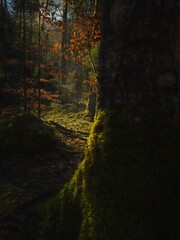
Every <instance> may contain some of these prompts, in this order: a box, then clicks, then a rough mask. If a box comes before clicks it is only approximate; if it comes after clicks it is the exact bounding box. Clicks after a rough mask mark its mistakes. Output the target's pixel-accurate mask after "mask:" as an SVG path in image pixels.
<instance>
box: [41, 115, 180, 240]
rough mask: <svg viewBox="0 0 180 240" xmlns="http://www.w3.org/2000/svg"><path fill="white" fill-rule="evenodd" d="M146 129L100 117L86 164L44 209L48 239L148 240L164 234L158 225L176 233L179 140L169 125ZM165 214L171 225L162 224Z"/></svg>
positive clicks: (84, 162) (116, 116) (123, 121)
mask: <svg viewBox="0 0 180 240" xmlns="http://www.w3.org/2000/svg"><path fill="white" fill-rule="evenodd" d="M149 126H150V125H149V122H148V121H147V122H146V121H144V123H141V124H138V123H135V122H133V121H125V120H123V119H121V118H119V117H118V115H117V113H116V112H114V113H113V112H109V113H108V114H107V113H104V112H99V114H98V116H97V118H96V121H95V123H94V127H93V129H92V131H91V135H90V138H89V143H88V150H87V154H86V158H85V160H84V161H83V163H82V164H81V165H80V166H79V169H78V170H77V171H76V174H75V175H74V177H73V178H72V180H71V181H70V183H69V184H67V185H66V186H65V188H64V189H63V190H62V191H61V192H60V194H59V195H58V196H57V197H56V200H55V202H51V203H50V206H48V207H47V208H46V210H47V211H46V215H45V216H46V218H45V219H48V222H47V221H46V226H45V225H44V230H43V232H44V233H46V230H47V229H49V230H48V231H49V235H48V234H46V236H49V237H48V238H47V239H60V240H71V239H72V240H94V239H97V240H109V239H111V240H120V239H149V240H150V239H151V240H152V239H156V236H157V235H158V234H160V235H161V234H164V233H162V232H161V230H162V229H161V228H159V227H158V226H159V225H158V223H159V222H162V226H164V227H166V228H167V229H169V230H167V231H176V230H175V229H173V228H176V227H175V221H176V219H175V217H174V216H175V215H173V217H172V209H173V208H175V207H176V204H177V202H176V197H174V196H173V190H172V189H174V188H176V187H177V186H176V183H175V182H174V181H175V179H176V176H177V168H178V161H177V154H178V156H180V153H179V150H178V151H177V142H178V141H177V140H178V137H177V135H176V134H175V133H173V130H172V129H171V128H170V126H169V125H168V123H167V124H164V125H163V126H161V128H159V129H158V128H157V127H155V126H156V123H155V125H153V126H151V128H149ZM157 129H158V131H157ZM165 132H166V133H165ZM164 134H165V135H164ZM164 136H166V138H164ZM156 138H157V139H156ZM157 142H158V146H157ZM167 143H169V146H168V145H167ZM159 149H160V150H159ZM172 162H173V163H172ZM52 209H54V210H52ZM168 214H171V220H172V225H171V226H169V225H168V224H167V223H166V222H164V218H165V217H166V216H167V215H168ZM52 222H53V223H54V225H53V226H52ZM176 225H177V224H176ZM52 232H53V233H55V235H53V233H52ZM52 236H53V237H52ZM169 239H173V238H169Z"/></svg>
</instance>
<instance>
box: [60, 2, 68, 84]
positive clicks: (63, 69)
mask: <svg viewBox="0 0 180 240" xmlns="http://www.w3.org/2000/svg"><path fill="white" fill-rule="evenodd" d="M67 11H68V3H67V0H64V1H63V26H64V30H63V33H62V54H64V52H65V50H66V43H67V36H66V32H67ZM66 71H67V63H66V59H65V57H64V55H62V57H61V73H62V77H61V83H62V84H65V83H66Z"/></svg>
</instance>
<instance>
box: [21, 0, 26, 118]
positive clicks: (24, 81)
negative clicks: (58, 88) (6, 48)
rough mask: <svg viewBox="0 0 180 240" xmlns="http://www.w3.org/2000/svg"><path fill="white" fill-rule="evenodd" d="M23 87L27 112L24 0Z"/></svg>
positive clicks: (24, 17)
mask: <svg viewBox="0 0 180 240" xmlns="http://www.w3.org/2000/svg"><path fill="white" fill-rule="evenodd" d="M22 18H23V85H24V86H23V88H24V113H25V114H26V113H27V81H26V3H25V0H23V8H22Z"/></svg>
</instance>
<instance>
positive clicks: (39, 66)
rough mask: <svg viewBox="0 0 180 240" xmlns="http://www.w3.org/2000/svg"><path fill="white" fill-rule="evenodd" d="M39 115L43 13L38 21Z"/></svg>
mask: <svg viewBox="0 0 180 240" xmlns="http://www.w3.org/2000/svg"><path fill="white" fill-rule="evenodd" d="M38 24H39V25H38V117H39V118H40V117H41V15H40V11H39V21H38Z"/></svg>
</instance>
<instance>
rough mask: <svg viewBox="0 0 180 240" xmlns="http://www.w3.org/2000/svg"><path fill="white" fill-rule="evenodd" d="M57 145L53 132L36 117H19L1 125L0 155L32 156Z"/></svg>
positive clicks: (5, 121)
mask: <svg viewBox="0 0 180 240" xmlns="http://www.w3.org/2000/svg"><path fill="white" fill-rule="evenodd" d="M54 144H55V135H54V132H53V130H52V129H51V128H50V127H48V126H47V125H46V124H44V123H43V121H41V120H40V119H38V118H37V117H35V116H34V115H18V116H15V117H12V118H9V119H6V120H4V121H2V122H1V123H0V155H9V154H11V155H13V154H14V155H22V156H32V155H35V154H39V153H42V152H44V153H45V152H47V151H49V149H50V148H52V146H53V145H54Z"/></svg>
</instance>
